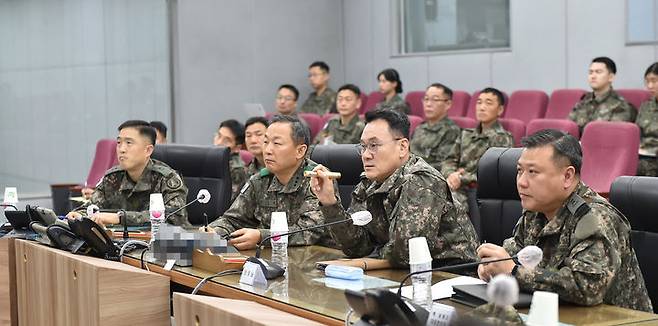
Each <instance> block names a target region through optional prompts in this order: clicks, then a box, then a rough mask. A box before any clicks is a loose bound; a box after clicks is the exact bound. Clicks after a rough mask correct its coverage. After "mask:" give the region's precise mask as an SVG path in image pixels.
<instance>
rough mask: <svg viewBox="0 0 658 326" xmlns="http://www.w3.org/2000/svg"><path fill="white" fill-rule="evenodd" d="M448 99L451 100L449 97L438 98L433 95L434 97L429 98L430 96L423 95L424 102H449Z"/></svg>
mask: <svg viewBox="0 0 658 326" xmlns="http://www.w3.org/2000/svg"><path fill="white" fill-rule="evenodd" d="M448 101H450V99H447V98H438V97H432V98H429V97H423V102H433V103H436V102H448Z"/></svg>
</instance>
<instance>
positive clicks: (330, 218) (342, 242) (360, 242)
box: [320, 186, 375, 258]
mask: <svg viewBox="0 0 658 326" xmlns="http://www.w3.org/2000/svg"><path fill="white" fill-rule="evenodd" d="M357 187H358V186H357ZM320 209H321V210H322V214H323V215H324V217H325V220H326V223H330V222H335V221H340V220H344V219H348V218H350V214H348V212H347V211H345V209H344V208H343V206H342V205H341V204H340V203H336V204H334V205H331V206H321V207H320ZM361 210H366V206H365V203H364V202H360V201H359V200H357V199H356V198H355V197H354V196H352V204H351V205H350V211H351V212H356V211H361ZM329 232H331V237H332V238H333V239H334V240H335V241H336V242H337V243H338V245H339V246H340V248H341V250H342V251H343V253H345V255H347V256H348V257H353V258H356V257H365V256H367V255H369V254H370V253H372V251H373V249H374V248H375V242H374V241H373V240H372V239H371V237H370V234H369V232H368V229H367V228H366V227H364V226H356V225H353V224H349V223H341V224H337V225H334V226H331V227H330V228H329Z"/></svg>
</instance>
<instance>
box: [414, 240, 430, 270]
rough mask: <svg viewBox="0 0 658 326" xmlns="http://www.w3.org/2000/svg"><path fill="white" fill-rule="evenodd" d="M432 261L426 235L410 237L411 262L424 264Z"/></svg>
mask: <svg viewBox="0 0 658 326" xmlns="http://www.w3.org/2000/svg"><path fill="white" fill-rule="evenodd" d="M428 261H432V255H431V254H430V248H429V247H428V246H427V239H425V237H417V238H411V239H409V264H422V263H426V262H428Z"/></svg>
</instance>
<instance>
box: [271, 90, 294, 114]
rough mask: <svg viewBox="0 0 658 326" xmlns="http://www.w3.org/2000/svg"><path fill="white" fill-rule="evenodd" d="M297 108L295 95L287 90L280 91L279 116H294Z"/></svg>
mask: <svg viewBox="0 0 658 326" xmlns="http://www.w3.org/2000/svg"><path fill="white" fill-rule="evenodd" d="M296 107H297V99H296V98H295V93H293V92H292V91H291V90H289V89H287V88H282V89H280V90H279V91H278V92H277V94H276V110H277V112H279V114H286V115H288V114H292V113H293V112H295V108H296Z"/></svg>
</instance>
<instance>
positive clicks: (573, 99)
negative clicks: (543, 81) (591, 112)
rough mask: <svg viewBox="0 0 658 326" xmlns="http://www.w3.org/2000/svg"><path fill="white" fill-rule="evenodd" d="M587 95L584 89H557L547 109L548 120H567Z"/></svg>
mask: <svg viewBox="0 0 658 326" xmlns="http://www.w3.org/2000/svg"><path fill="white" fill-rule="evenodd" d="M585 93H587V92H586V91H585V90H583V89H556V90H554V91H553V93H551V98H550V100H548V107H547V108H546V115H545V116H544V117H545V118H546V119H566V118H567V117H568V116H569V112H571V110H572V109H573V107H574V106H576V103H578V101H580V99H581V98H582V97H583V95H585Z"/></svg>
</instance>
